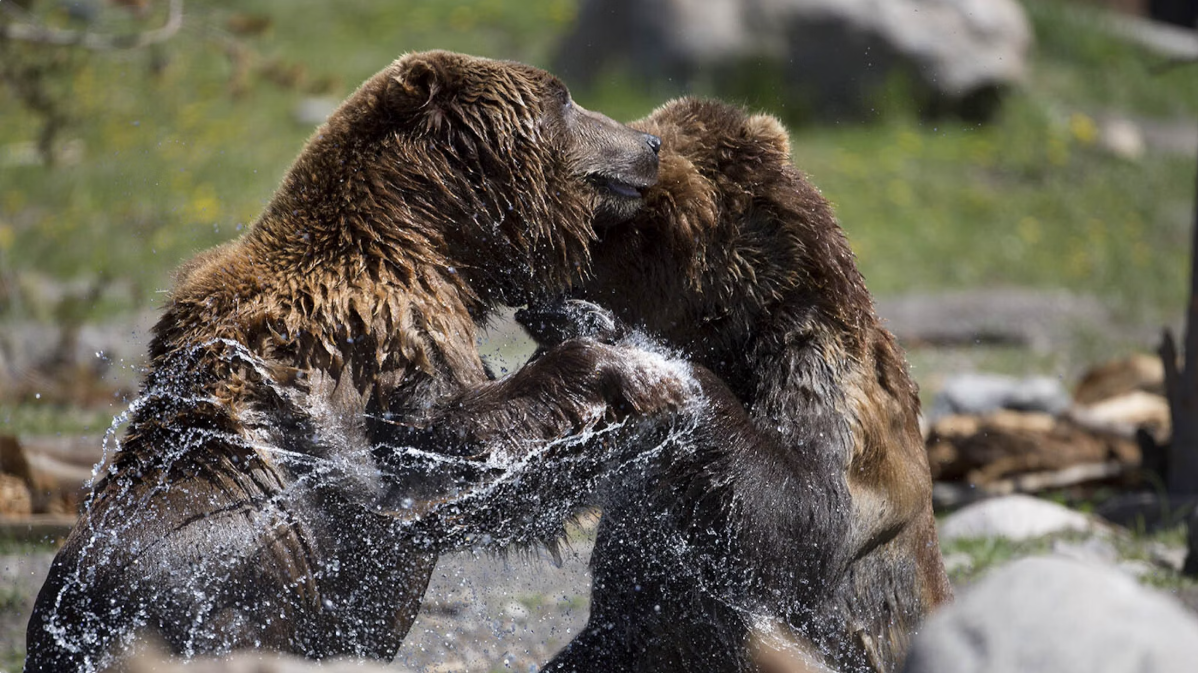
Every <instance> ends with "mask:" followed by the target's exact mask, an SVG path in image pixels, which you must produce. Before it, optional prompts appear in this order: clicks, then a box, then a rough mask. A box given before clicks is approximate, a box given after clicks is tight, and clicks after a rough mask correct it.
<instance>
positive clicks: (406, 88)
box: [386, 51, 458, 110]
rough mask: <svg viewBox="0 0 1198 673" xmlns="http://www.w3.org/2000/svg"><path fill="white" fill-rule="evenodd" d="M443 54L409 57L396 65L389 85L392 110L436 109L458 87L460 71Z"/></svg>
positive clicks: (412, 55)
mask: <svg viewBox="0 0 1198 673" xmlns="http://www.w3.org/2000/svg"><path fill="white" fill-rule="evenodd" d="M450 61H451V59H450V58H448V55H447V54H444V53H442V52H435V51H433V52H425V53H421V54H410V55H408V56H406V57H404V58H402V59H400V60H399V61H397V62H396V64H395V68H394V70H393V72H392V73H391V77H390V80H389V81H388V82H387V94H386V100H387V104H388V106H389V107H390V108H391V109H392V110H414V109H418V108H422V107H423V108H429V109H434V110H435V109H437V108H439V107H440V106H441V105H442V104H444V103H445V102H447V101H448V100H449V99H450V98H451V97H452V96H453V94H454V92H455V91H456V89H457V86H458V78H457V77H456V76H455V73H456V72H457V69H456V68H454V67H453V66H454V65H455V64H454V63H451V62H450Z"/></svg>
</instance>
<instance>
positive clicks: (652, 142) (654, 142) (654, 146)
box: [645, 133, 661, 154]
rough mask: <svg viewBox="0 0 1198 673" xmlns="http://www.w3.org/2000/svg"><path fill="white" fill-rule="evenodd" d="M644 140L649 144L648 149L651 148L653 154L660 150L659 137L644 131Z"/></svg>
mask: <svg viewBox="0 0 1198 673" xmlns="http://www.w3.org/2000/svg"><path fill="white" fill-rule="evenodd" d="M645 142H646V143H647V144H648V145H649V149H651V150H653V153H654V154H657V153H658V151H659V150H661V138H658V137H657V136H655V135H652V134H649V133H646V134H645Z"/></svg>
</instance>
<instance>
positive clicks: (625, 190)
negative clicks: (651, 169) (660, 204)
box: [590, 174, 649, 199]
mask: <svg viewBox="0 0 1198 673" xmlns="http://www.w3.org/2000/svg"><path fill="white" fill-rule="evenodd" d="M590 181H591V184H593V185H595V186H596V187H599V188H600V189H604V190H607V191H609V192H611V193H612V194H617V195H619V196H623V197H626V198H630V199H639V198H641V197H642V196H644V194H643V193H642V191H641V190H644V189H646V188H648V187H649V185H634V184H632V183H630V182H624V181H623V180H621V179H619V178H613V177H611V176H608V175H597V174H596V175H591V176H590Z"/></svg>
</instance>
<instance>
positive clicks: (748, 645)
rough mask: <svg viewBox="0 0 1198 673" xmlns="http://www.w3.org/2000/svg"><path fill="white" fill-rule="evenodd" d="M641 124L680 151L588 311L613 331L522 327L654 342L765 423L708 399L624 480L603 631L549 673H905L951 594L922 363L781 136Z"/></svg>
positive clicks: (615, 494)
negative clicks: (924, 429) (925, 438)
mask: <svg viewBox="0 0 1198 673" xmlns="http://www.w3.org/2000/svg"><path fill="white" fill-rule="evenodd" d="M632 126H633V127H635V128H639V129H641V130H644V131H646V132H648V133H652V134H655V135H658V136H660V137H661V138H662V140H663V146H662V150H661V167H660V173H659V181H658V184H657V185H656V186H655V187H653V188H652V189H650V190H649V191H648V193H647V194H646V200H645V207H644V209H643V210H642V212H641V213H640V214H639V215H638V216H637V217H635V218H634V219H632V220H630V221H627V222H624V223H620V224H617V225H613V226H610V227H605V228H601V230H600V231H599V240H598V241H597V242H596V243H595V244H594V245H593V246H592V248H591V251H592V257H593V266H592V271H593V275H592V276H591V278H590V280H589V281H588V282H587V283H586V284H584V285H583V286H581V288H579V290H578V291H577V292H576V293H575V294H574V296H575V297H578V298H582V299H586V300H589V301H590V302H595V303H597V304H600V305H602V306H603V307H606V308H608V309H610V310H611V311H612V312H614V315H615V319H612V320H607V321H606V322H605V320H603V319H602V318H597V317H596V315H595V313H596V311H594V310H588V308H587V304H586V303H582V304H578V303H574V304H571V303H566V304H564V305H559V306H555V307H542V308H540V309H537V310H530V311H525V312H524V313H522V314H519V315H518V319H520V320H521V321H522V322H524V323H525V324H526V325H527V326H529V327H530V331H531V332H532V333H533V334H534V336H538V338H539V340H540V341H541V342H542V344H549V343H556V342H557V341H558V340H560V339H561V338H562V337H563V336H578V335H580V334H592V335H602V334H605V331H606V337H607V338H613V337H614V336H616V334H612V328H611V326H612V325H616V324H618V321H623V323H625V324H627V325H632V326H635V327H636V328H637V329H639V330H642V331H644V332H646V333H648V334H649V335H652V336H654V337H656V338H658V339H661V340H662V341H664V342H665V344H667V345H669V346H671V347H673V348H675V349H678V351H680V353H681V354H682V355H683V356H684V357H685V358H686V359H688V360H690V361H691V362H694V363H696V364H698V365H701V367H697V368H696V369H697V370H703V369H704V368H705V369H706V370H709V371H710V372H713V373H714V374H715V375H716V376H718V377H719V379H722V381H723V382H724V383H725V384H726V385H727V388H728V391H727V395H728V396H730V397H732V398H733V400H734V402H736V403H738V404H739V405H743V410H744V411H745V412H747V420H746V419H744V418H738V416H737V414H736V413H734V412H730V411H728V407H727V399H726V398H724V401H723V402H719V400H720V399H721V396H720V394H718V391H716V389H715V388H714V387H711V386H709V387H708V388H709V393H710V395H711V399H712V400H713V401H714V402H713V414H712V416H711V418H710V419H708V420H707V421H706V426H703V425H700V426H699V427H698V428H696V430H695V431H694V432H692V433H690V434H689V435H688V434H687V433H679V432H677V431H676V429H672V430H671V432H670V433H669V434H659V435H657V436H656V437H653V438H651V439H652V440H653V441H657V442H661V447H659V448H658V449H657V451H659V452H660V454H659V455H658V457H657V458H656V459H654V460H652V461H650V462H647V463H641V464H630V465H629V466H628V467H626V468H625V469H623V470H622V471H620V472H619V473H617V474H615V475H613V476H612V478H611V479H610V482H609V485H608V488H607V490H606V492H605V494H604V496H603V498H602V500H601V504H602V505H603V508H604V514H603V518H602V521H601V524H600V528H599V532H598V539H597V542H596V545H595V549H594V553H593V556H592V561H591V566H592V572H593V585H592V602H591V614H590V620H589V622H588V624H587V627H586V629H585V630H584V631H583V632H582V633H581V634H580V635H579V636H578V637H577V638H576V639H575V640H574V641H573V642H571V643H570V644H569V645H568V646H567V648H566V649H565V650H564V651H563V652H561V653H560V654H559V656H558V657H557V658H556V659H555V660H554V661H553V662H551V663H550V664H549V666H548V667H547V668H546V670H549V671H687V670H704V671H751V670H788V671H789V670H807V669H806V668H803V666H814V665H817V664H821V663H822V664H827V665H830V666H832V667H833V668H834V669H835V670H839V671H893V670H896V669H897V667H899V666H900V665H901V662H902V660H903V657H904V654H905V652H906V651H907V647H908V643H909V639H910V637H911V635H912V632H913V631H914V630H915V629H916V628H917V626H918V625H919V624H920V622H921V620H922V619H923V617H924V616H925V615H926V614H927V613H928V612H929V611H930V610H933V609H934V608H935V607H936V606H938V605H940V604H942V603H944V602H945V601H948V600H950V599H951V588H950V586H949V583H948V580H947V577H946V575H945V572H944V567H943V562H942V559H941V555H940V549H939V546H938V541H937V536H936V529H935V523H934V520H933V514H932V502H931V478H930V475H929V471H928V465H927V459H926V455H925V452H924V448H923V442H922V439H921V435H920V431H919V425H918V421H917V417H918V413H919V398H918V396H917V390H916V386H915V385H914V383H913V382H912V380H911V378H910V377H909V375H908V372H907V367H906V363H905V360H904V357H903V355H902V353H901V351H900V349H899V347H898V346H897V344H896V343H895V340H894V338H893V337H892V335H891V334H890V333H889V332H887V331H886V330H885V329H884V328H883V327H882V325H881V324H880V322H879V320H878V317H877V315H876V314H875V313H874V308H873V303H872V300H871V298H870V295H869V293H868V291H867V290H866V287H865V284H864V282H863V279H862V277H861V274H860V273H859V272H858V270H857V267H856V264H855V261H854V256H853V254H852V252H851V250H850V248H849V246H848V244H847V242H846V240H845V237H844V235H843V233H842V231H841V229H840V227H839V226H838V225H837V222H836V220H835V218H834V215H833V212H832V209H831V207H830V206H829V204H828V203H827V201H826V200H825V199H824V198H823V197H822V196H821V195H820V193H819V192H818V191H817V190H816V188H815V187H813V186H812V185H811V184H810V183H809V182H808V181H807V180H806V179H805V178H804V176H803V175H802V174H801V173H800V172H799V171H798V170H796V169H795V168H794V167H793V165H792V160H791V156H790V149H789V140H788V136H787V134H786V131H785V129H784V128H783V127H782V126H781V124H780V123H778V122H777V121H776V120H775V119H773V118H772V117H769V116H765V115H747V114H746V113H744V112H743V111H742V110H740V109H738V108H735V107H732V106H729V105H726V104H722V103H718V102H710V101H697V100H689V99H683V100H678V101H674V102H671V103H669V104H667V105H665V106H664V107H662V108H660V109H659V110H657V111H655V112H654V113H653V114H652V115H650V116H649V117H648V118H646V119H644V120H642V121H640V122H635V123H633V124H632ZM617 319H618V320H617ZM571 324H573V325H574V327H573V328H570V327H569V325H571ZM605 324H606V325H607V328H605V327H604V325H605ZM615 332H617V333H618V332H619V329H618V328H616V329H615ZM721 405H723V406H722V407H721ZM721 409H722V410H721ZM642 441H643V439H642ZM651 443H652V442H650V444H651ZM642 450H644V451H646V452H647V451H649V450H650V449H649V448H647V447H646V448H643V449H642ZM812 670H815V669H814V668H812ZM821 670H822V669H821Z"/></svg>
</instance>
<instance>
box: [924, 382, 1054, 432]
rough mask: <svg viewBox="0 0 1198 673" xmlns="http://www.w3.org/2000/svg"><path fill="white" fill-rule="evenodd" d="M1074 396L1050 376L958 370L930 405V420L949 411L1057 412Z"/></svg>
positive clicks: (956, 412)
mask: <svg viewBox="0 0 1198 673" xmlns="http://www.w3.org/2000/svg"><path fill="white" fill-rule="evenodd" d="M1070 402H1071V398H1070V396H1069V392H1068V391H1067V390H1065V386H1063V385H1061V382H1060V380H1058V379H1054V378H1049V377H1047V376H1032V377H1028V378H1022V379H1020V378H1015V377H1013V376H1003V375H1001V374H982V373H970V374H958V375H956V376H953V377H951V378H949V379H948V380H947V381H945V383H944V387H943V388H941V389H940V392H939V393H938V394H937V395H936V398H935V399H934V400H933V401H932V406H931V407H930V408H929V409H928V420H929V421H931V422H933V423H935V422H936V421H937V420H939V419H941V418H943V417H945V416H948V415H950V414H968V415H973V416H981V415H984V414H988V413H991V412H994V411H998V410H999V409H1012V410H1015V411H1040V412H1044V413H1046V414H1052V415H1054V416H1055V415H1057V414H1059V413H1061V412H1063V411H1065V410H1066V409H1068V408H1069V404H1070Z"/></svg>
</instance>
